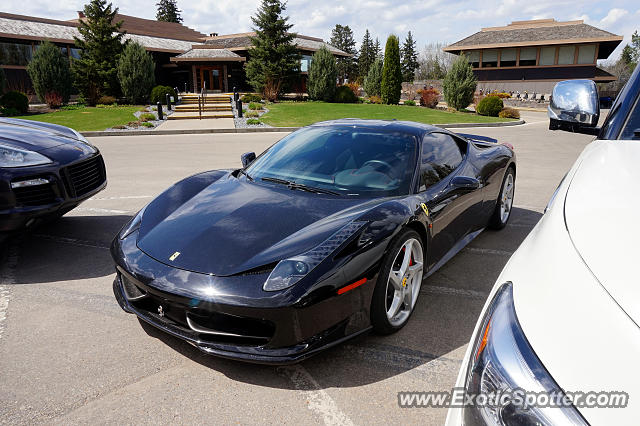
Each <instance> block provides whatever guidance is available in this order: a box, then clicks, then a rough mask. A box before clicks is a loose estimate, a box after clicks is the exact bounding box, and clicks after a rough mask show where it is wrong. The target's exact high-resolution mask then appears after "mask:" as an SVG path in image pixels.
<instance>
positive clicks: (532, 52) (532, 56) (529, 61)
mask: <svg viewBox="0 0 640 426" xmlns="http://www.w3.org/2000/svg"><path fill="white" fill-rule="evenodd" d="M536 56H538V49H537V48H535V47H525V48H522V49H520V66H521V67H530V66H534V65H536Z"/></svg>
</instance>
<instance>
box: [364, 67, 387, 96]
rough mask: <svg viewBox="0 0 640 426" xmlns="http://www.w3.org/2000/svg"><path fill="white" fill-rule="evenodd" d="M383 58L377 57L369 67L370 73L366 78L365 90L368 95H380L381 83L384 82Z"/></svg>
mask: <svg viewBox="0 0 640 426" xmlns="http://www.w3.org/2000/svg"><path fill="white" fill-rule="evenodd" d="M382 66H383V64H382V59H380V58H376V59H375V60H374V61H373V64H371V67H370V68H369V73H368V74H367V77H366V78H365V79H364V91H365V92H366V93H367V95H368V96H380V84H381V83H382Z"/></svg>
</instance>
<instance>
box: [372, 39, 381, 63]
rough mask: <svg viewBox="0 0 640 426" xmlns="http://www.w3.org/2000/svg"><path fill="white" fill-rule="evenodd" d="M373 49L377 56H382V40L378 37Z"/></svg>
mask: <svg viewBox="0 0 640 426" xmlns="http://www.w3.org/2000/svg"><path fill="white" fill-rule="evenodd" d="M373 51H374V52H375V55H376V58H382V48H381V47H380V40H378V37H376V42H375V44H374V45H373Z"/></svg>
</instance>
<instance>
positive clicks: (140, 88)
mask: <svg viewBox="0 0 640 426" xmlns="http://www.w3.org/2000/svg"><path fill="white" fill-rule="evenodd" d="M155 69H156V64H155V63H154V62H153V58H152V57H151V55H150V54H149V53H147V51H146V50H145V48H144V47H143V46H142V45H141V44H138V43H136V42H133V43H128V44H127V46H126V47H125V48H124V52H122V55H121V56H120V61H119V62H118V78H119V79H120V86H121V87H122V93H123V94H124V96H125V97H126V98H127V100H128V101H129V102H131V103H132V104H139V103H143V102H145V101H146V100H147V99H149V94H150V93H151V89H152V88H153V86H154V84H155V83H156V76H155Z"/></svg>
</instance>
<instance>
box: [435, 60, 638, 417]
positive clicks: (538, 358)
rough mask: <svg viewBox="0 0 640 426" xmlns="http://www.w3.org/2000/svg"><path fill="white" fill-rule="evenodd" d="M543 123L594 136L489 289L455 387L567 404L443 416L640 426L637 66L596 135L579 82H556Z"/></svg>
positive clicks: (506, 405)
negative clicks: (515, 393) (591, 398)
mask: <svg viewBox="0 0 640 426" xmlns="http://www.w3.org/2000/svg"><path fill="white" fill-rule="evenodd" d="M549 117H550V120H551V122H550V127H551V128H552V129H566V130H571V131H575V132H582V133H588V134H597V139H596V140H595V141H593V142H592V143H591V144H589V145H588V146H587V147H586V148H585V149H584V151H583V152H582V154H581V155H580V156H579V158H578V159H577V161H576V162H575V164H574V165H573V167H572V168H571V169H570V170H569V172H568V173H567V175H566V176H565V177H564V179H563V180H562V182H560V185H559V186H558V189H557V190H556V191H555V193H554V194H553V196H552V198H551V200H550V201H549V204H548V207H547V209H546V212H545V214H544V216H543V217H542V219H541V220H540V222H539V223H538V224H537V225H536V227H535V228H534V229H533V230H532V231H531V233H530V234H529V236H528V237H527V238H526V239H525V240H524V242H523V243H522V245H521V246H520V247H519V248H518V250H517V251H516V252H515V253H514V254H513V256H512V257H511V259H510V260H509V262H508V263H507V265H506V266H505V268H504V270H503V271H502V273H501V274H500V276H499V278H498V280H497V281H496V284H495V286H494V287H493V290H492V291H491V294H490V296H489V299H488V300H487V303H486V304H485V307H484V309H483V312H482V314H481V316H480V319H479V320H478V323H477V324H476V328H475V332H474V334H473V336H472V338H471V342H470V344H469V346H468V348H467V352H466V355H465V357H464V360H463V362H462V368H461V370H460V374H459V376H458V380H457V384H456V387H458V388H464V390H465V393H466V395H465V397H466V396H469V397H474V396H477V395H484V397H485V398H486V397H487V396H489V395H491V394H492V392H495V391H498V390H499V391H502V392H504V393H507V392H509V391H510V390H511V391H513V390H515V389H521V390H523V391H527V392H537V393H541V392H544V393H545V394H547V395H551V394H553V393H555V394H556V395H560V396H562V398H564V397H565V396H568V397H569V398H568V399H567V401H566V403H564V402H563V403H562V404H560V406H557V405H556V406H549V405H547V406H544V405H540V404H532V405H529V406H526V404H521V403H518V402H517V401H516V402H514V401H512V400H510V399H506V400H505V401H504V402H503V403H501V404H498V405H496V406H480V405H479V404H463V406H461V407H454V408H451V409H450V410H449V413H448V417H447V424H448V425H461V424H464V425H487V424H489V425H497V424H507V425H509V424H544V425H552V424H558V425H564V424H579V425H583V424H591V425H614V424H615V425H622V424H636V423H637V422H638V418H640V385H639V384H638V375H637V365H638V360H639V359H640V329H639V328H638V324H640V288H639V286H638V273H637V265H636V262H637V261H638V256H637V255H638V248H637V247H638V241H640V230H639V228H638V225H637V223H638V215H639V212H640V196H639V194H640V193H639V192H638V188H637V186H638V182H639V181H640V168H639V167H638V164H640V68H636V70H635V72H634V73H633V75H632V77H631V79H630V80H629V82H628V83H627V85H626V87H625V88H624V90H623V91H622V92H621V94H620V95H619V96H618V98H617V99H616V101H615V102H614V104H613V106H612V108H611V111H610V112H609V115H608V116H607V118H606V120H605V121H604V124H603V125H602V127H597V123H598V121H599V109H598V95H597V90H596V86H595V84H594V83H593V82H592V81H589V80H571V81H564V82H560V83H558V84H557V85H556V87H555V89H554V91H553V101H552V103H551V105H550V106H549ZM575 392H583V393H588V392H590V393H589V394H587V395H592V396H593V395H596V398H598V401H597V402H598V403H599V404H600V405H602V404H603V402H604V403H607V402H608V403H609V404H611V403H612V400H610V399H608V398H607V394H610V393H611V392H624V393H625V394H626V395H627V397H626V402H625V403H624V404H623V403H622V401H623V400H624V399H625V396H624V394H620V398H619V399H618V400H619V401H620V404H619V406H618V407H613V406H609V407H608V408H605V407H602V406H600V407H598V406H595V405H594V404H593V402H594V401H592V404H589V401H588V398H589V397H588V396H586V395H585V394H582V396H580V394H575ZM597 395H601V396H600V397H598V396H597ZM602 396H604V398H603V397H602ZM613 405H615V404H613Z"/></svg>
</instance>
